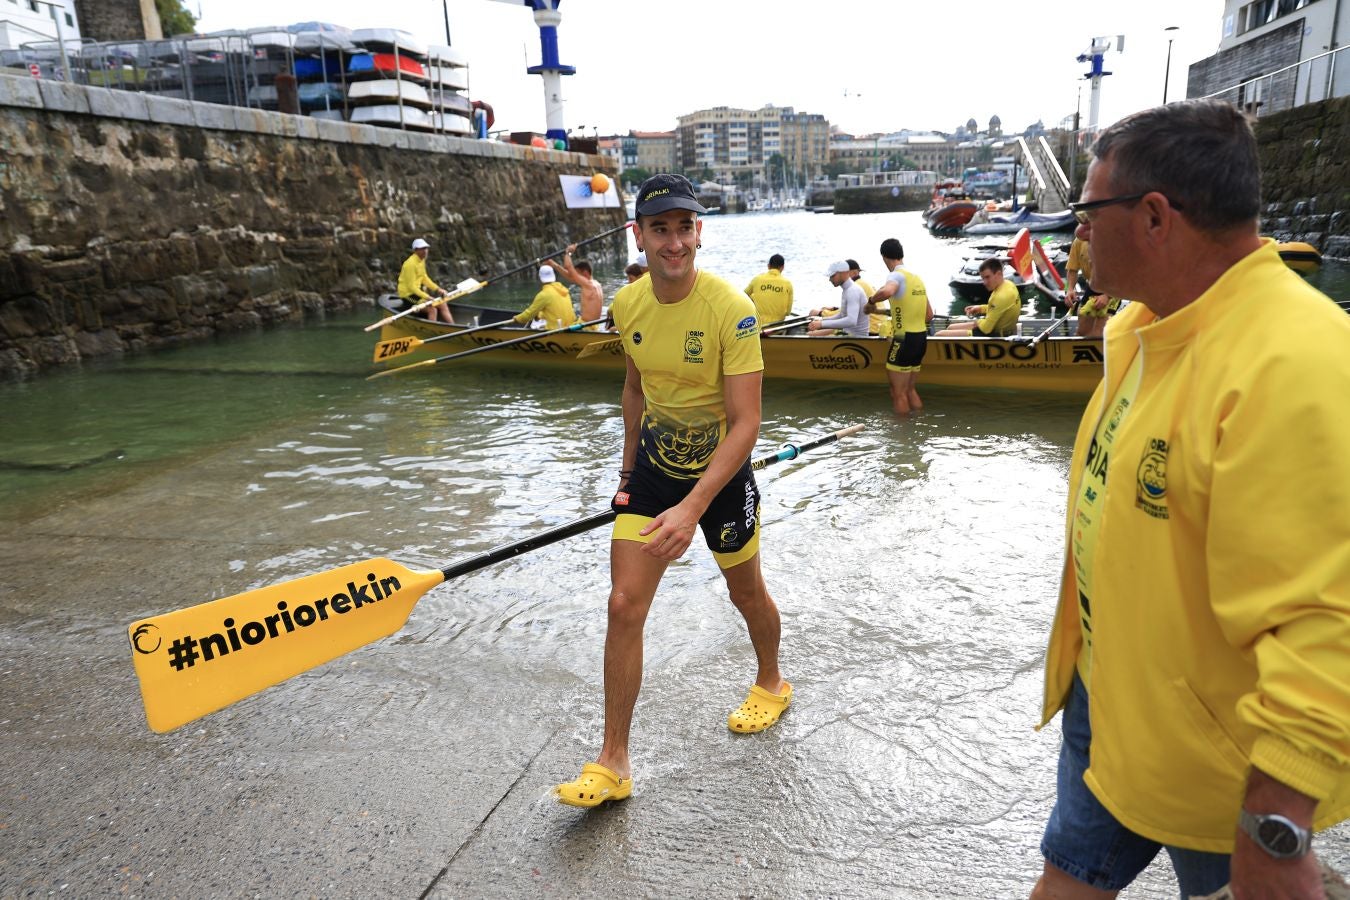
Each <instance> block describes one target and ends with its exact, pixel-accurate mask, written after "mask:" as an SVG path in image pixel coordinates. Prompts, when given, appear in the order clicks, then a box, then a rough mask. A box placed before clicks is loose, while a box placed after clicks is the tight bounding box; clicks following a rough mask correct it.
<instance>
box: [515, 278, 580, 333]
mask: <svg viewBox="0 0 1350 900" xmlns="http://www.w3.org/2000/svg"><path fill="white" fill-rule="evenodd" d="M539 281H540V283H541V284H542V285H543V286H542V287H540V288H539V293H537V294H535V295H534V302H533V303H531V304H530V305H529V307H527V308H526V310H525V311H524V312H522V313H521V314H520V315H518V316H513V317H512V319H511V321H512V322H515V323H516V324H518V325H524V324H526V323H527V322H533V321H534V320H535V319H542V320H543V322H544V328H545V329H546V330H548V331H555V330H557V329H559V328H566V327H567V326H568V325H573V324H576V321H577V314H576V310H574V309H573V308H572V295H571V294H570V293H569V292H568V290H567V287H566V286H565V285H561V284H559V283H558V275H557V273H555V272H554V271H553V267H552V266H548V265H544V266H540V267H539Z"/></svg>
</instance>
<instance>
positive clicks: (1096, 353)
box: [1073, 347, 1106, 364]
mask: <svg viewBox="0 0 1350 900" xmlns="http://www.w3.org/2000/svg"><path fill="white" fill-rule="evenodd" d="M1073 361H1074V362H1076V363H1080V362H1085V363H1093V364H1097V363H1101V362H1105V361H1106V357H1104V356H1102V348H1101V347H1074V348H1073Z"/></svg>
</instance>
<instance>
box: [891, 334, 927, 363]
mask: <svg viewBox="0 0 1350 900" xmlns="http://www.w3.org/2000/svg"><path fill="white" fill-rule="evenodd" d="M927 352H928V332H926V331H906V332H905V333H904V335H903V336H900V335H896V336H894V337H892V338H891V349H890V352H889V353H888V354H886V368H887V369H890V370H891V371H892V372H917V371H919V368H920V364H921V363H922V362H923V357H924V354H925V353H927Z"/></svg>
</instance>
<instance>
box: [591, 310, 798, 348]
mask: <svg viewBox="0 0 1350 900" xmlns="http://www.w3.org/2000/svg"><path fill="white" fill-rule="evenodd" d="M810 318H811V317H810V316H794V317H792V318H790V319H784V320H783V321H781V322H773V323H770V324H768V325H765V326H764V327H763V328H761V329H760V330H759V333H760V334H773V333H774V332H775V331H783V330H785V329H788V328H795V327H797V326H798V325H800V324H802V323H803V322H805V321H807V320H809V319H810ZM622 341H623V335H619V336H618V337H612V338H608V339H606V340H603V341H596V342H595V343H592V344H587V345H586V346H585V347H582V348H581V349H580V350H578V351H577V359H585V358H586V357H588V356H595V354H597V353H606V352H608V351H609V350H611V349H613V348H614V347H616V346H618V345H619V344H620V343H621V342H622Z"/></svg>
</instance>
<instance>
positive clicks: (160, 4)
mask: <svg viewBox="0 0 1350 900" xmlns="http://www.w3.org/2000/svg"><path fill="white" fill-rule="evenodd" d="M155 11H156V12H158V13H159V24H160V27H161V28H162V29H163V30H164V36H165V37H172V36H173V35H175V34H191V33H192V32H194V31H196V30H197V19H196V17H195V16H193V15H192V13H190V12H188V11H187V10H186V9H184V8H183V3H182V0H155Z"/></svg>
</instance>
